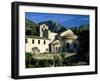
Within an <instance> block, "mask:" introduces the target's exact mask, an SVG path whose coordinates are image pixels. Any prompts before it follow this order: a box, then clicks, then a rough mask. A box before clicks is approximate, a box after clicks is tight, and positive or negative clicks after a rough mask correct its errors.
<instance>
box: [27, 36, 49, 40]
mask: <svg viewBox="0 0 100 81" xmlns="http://www.w3.org/2000/svg"><path fill="white" fill-rule="evenodd" d="M26 38H35V39H45V40H50V39H49V38H46V37H40V36H32V35H26Z"/></svg>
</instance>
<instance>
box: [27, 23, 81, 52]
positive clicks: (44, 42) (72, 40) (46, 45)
mask: <svg viewBox="0 0 100 81" xmlns="http://www.w3.org/2000/svg"><path fill="white" fill-rule="evenodd" d="M39 34H40V35H39V36H26V39H25V43H26V47H25V48H26V52H32V49H33V48H38V50H39V52H40V53H44V52H52V53H60V52H77V51H78V45H79V42H78V40H77V38H78V37H77V36H76V35H75V34H74V33H73V32H72V31H71V30H70V29H68V30H66V31H64V32H62V33H60V34H58V33H54V32H51V31H50V30H49V28H48V26H47V25H46V24H42V25H40V27H39Z"/></svg>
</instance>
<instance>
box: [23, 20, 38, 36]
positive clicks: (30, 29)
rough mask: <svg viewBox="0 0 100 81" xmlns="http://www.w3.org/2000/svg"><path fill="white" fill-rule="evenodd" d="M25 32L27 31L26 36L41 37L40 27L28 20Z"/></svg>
mask: <svg viewBox="0 0 100 81" xmlns="http://www.w3.org/2000/svg"><path fill="white" fill-rule="evenodd" d="M25 30H26V35H34V36H38V35H39V34H38V33H39V31H38V30H39V25H38V24H36V23H34V22H33V21H30V20H28V19H25Z"/></svg>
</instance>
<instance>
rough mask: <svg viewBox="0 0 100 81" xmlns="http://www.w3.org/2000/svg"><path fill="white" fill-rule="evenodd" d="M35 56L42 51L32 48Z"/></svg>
mask: <svg viewBox="0 0 100 81" xmlns="http://www.w3.org/2000/svg"><path fill="white" fill-rule="evenodd" d="M32 51H33V54H38V53H39V52H40V50H39V49H38V48H37V47H33V48H32Z"/></svg>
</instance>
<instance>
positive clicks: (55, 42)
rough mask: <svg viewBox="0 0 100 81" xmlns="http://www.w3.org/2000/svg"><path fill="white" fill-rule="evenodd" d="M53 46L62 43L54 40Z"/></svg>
mask: <svg viewBox="0 0 100 81" xmlns="http://www.w3.org/2000/svg"><path fill="white" fill-rule="evenodd" d="M51 43H52V44H60V41H59V40H54V41H52V42H51Z"/></svg>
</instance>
